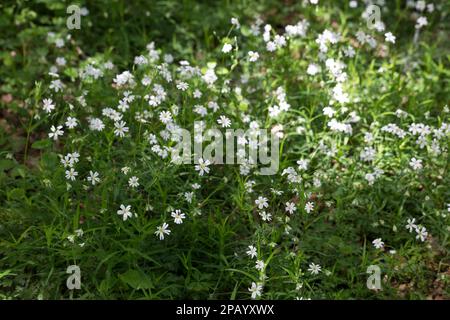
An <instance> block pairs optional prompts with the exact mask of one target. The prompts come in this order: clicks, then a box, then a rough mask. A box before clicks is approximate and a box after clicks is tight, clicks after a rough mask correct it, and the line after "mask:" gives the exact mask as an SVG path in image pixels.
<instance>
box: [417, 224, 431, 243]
mask: <svg viewBox="0 0 450 320" xmlns="http://www.w3.org/2000/svg"><path fill="white" fill-rule="evenodd" d="M416 232H417V236H416V239H420V241H422V242H423V241H425V240H426V238H427V236H428V232H427V229H426V228H425V227H422V226H418V227H417V228H416Z"/></svg>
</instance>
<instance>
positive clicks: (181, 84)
mask: <svg viewBox="0 0 450 320" xmlns="http://www.w3.org/2000/svg"><path fill="white" fill-rule="evenodd" d="M188 88H189V85H188V84H187V83H186V82H183V81H180V82H179V83H178V84H177V89H178V90H181V91H186V90H187V89H188Z"/></svg>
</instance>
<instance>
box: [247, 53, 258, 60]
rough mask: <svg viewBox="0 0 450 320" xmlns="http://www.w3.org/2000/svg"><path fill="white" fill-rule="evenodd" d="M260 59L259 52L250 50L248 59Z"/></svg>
mask: <svg viewBox="0 0 450 320" xmlns="http://www.w3.org/2000/svg"><path fill="white" fill-rule="evenodd" d="M258 59H259V53H258V52H255V51H249V52H248V61H250V62H255V61H257V60H258Z"/></svg>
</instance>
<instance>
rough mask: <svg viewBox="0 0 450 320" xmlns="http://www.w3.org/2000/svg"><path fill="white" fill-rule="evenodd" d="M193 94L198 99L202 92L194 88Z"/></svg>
mask: <svg viewBox="0 0 450 320" xmlns="http://www.w3.org/2000/svg"><path fill="white" fill-rule="evenodd" d="M193 96H194V98H195V99H199V98H201V97H202V93H201V91H200V90H198V89H195V90H194V93H193Z"/></svg>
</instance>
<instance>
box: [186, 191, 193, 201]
mask: <svg viewBox="0 0 450 320" xmlns="http://www.w3.org/2000/svg"><path fill="white" fill-rule="evenodd" d="M193 197H194V193H193V192H185V193H184V198H185V199H186V201H187V202H189V203H192V198H193Z"/></svg>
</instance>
